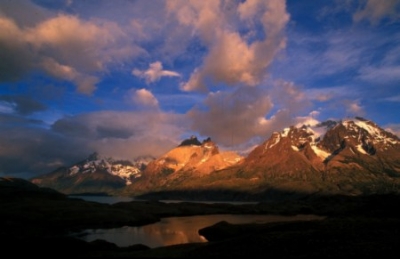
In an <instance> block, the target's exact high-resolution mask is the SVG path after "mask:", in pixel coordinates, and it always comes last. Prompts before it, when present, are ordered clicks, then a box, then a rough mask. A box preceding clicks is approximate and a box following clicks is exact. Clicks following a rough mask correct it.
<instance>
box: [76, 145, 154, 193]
mask: <svg viewBox="0 0 400 259" xmlns="http://www.w3.org/2000/svg"><path fill="white" fill-rule="evenodd" d="M152 160H154V158H153V157H151V156H143V157H139V158H137V159H134V160H133V161H130V160H117V159H113V158H110V157H102V156H100V155H99V154H97V153H94V154H92V155H90V156H89V157H88V158H87V159H86V160H85V161H82V162H80V163H78V164H75V165H73V166H71V167H70V168H69V169H68V170H69V175H70V176H73V175H76V174H88V173H95V172H99V171H100V172H107V173H109V174H111V175H115V176H118V177H120V178H121V179H123V180H124V181H125V183H126V185H130V184H132V180H134V179H136V178H139V177H141V176H142V171H143V169H144V168H145V167H146V165H147V164H148V163H149V162H150V161H152Z"/></svg>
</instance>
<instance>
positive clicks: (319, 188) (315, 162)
mask: <svg viewBox="0 0 400 259" xmlns="http://www.w3.org/2000/svg"><path fill="white" fill-rule="evenodd" d="M399 177H400V139H399V138H398V137H397V136H396V135H394V134H392V133H390V132H388V131H386V130H384V129H382V128H381V127H379V126H378V125H377V124H376V123H374V122H373V121H370V120H367V119H364V118H361V117H355V118H352V119H344V120H338V121H334V120H329V121H325V122H322V123H319V124H316V125H301V126H290V127H288V128H285V129H282V131H280V132H274V133H272V134H271V136H270V137H269V138H268V139H266V140H265V141H264V142H263V143H261V144H260V145H258V146H256V147H255V148H254V149H253V150H252V151H251V152H250V153H248V154H247V155H246V156H241V155H239V154H238V153H236V152H233V151H220V150H219V148H218V146H217V144H216V143H214V142H213V141H212V140H211V139H210V138H208V139H205V140H203V141H202V142H200V141H199V140H198V139H197V137H196V136H192V137H191V138H189V139H186V140H184V141H182V142H181V143H180V144H179V145H177V146H176V147H175V148H173V149H172V150H170V151H169V152H167V153H165V154H164V155H162V156H160V157H158V158H153V157H146V158H144V159H143V158H141V159H140V160H135V161H118V160H114V159H112V158H101V157H99V155H98V154H94V155H92V156H90V157H89V158H88V159H86V160H84V161H82V162H80V163H77V164H74V165H72V166H69V167H63V168H59V169H57V170H55V171H54V172H51V173H48V174H44V175H41V176H40V177H36V178H34V179H31V181H32V182H33V183H35V184H37V185H39V186H43V187H50V188H54V189H56V190H58V191H61V192H64V193H67V194H71V193H107V194H110V195H124V196H137V197H143V198H155V199H207V200H221V199H222V200H269V199H276V198H278V197H296V198H299V197H304V196H310V195H330V194H345V195H363V194H372V193H392V192H398V191H399V190H400V188H399V187H400V180H399V179H400V178H399Z"/></svg>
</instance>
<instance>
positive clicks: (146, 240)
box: [79, 214, 323, 248]
mask: <svg viewBox="0 0 400 259" xmlns="http://www.w3.org/2000/svg"><path fill="white" fill-rule="evenodd" d="M322 218H323V217H319V216H315V215H297V216H279V215H230V214H228V215H202V216H190V217H170V218H163V219H162V220H161V221H160V222H157V223H154V224H149V225H145V226H141V227H122V228H114V229H89V230H86V231H84V232H85V233H86V234H87V235H83V236H82V235H79V238H81V239H83V240H85V241H88V242H91V241H94V240H96V239H103V240H106V241H108V242H112V243H115V244H116V245H117V246H119V247H126V246H130V245H134V244H143V245H146V246H148V247H151V248H155V247H160V246H167V245H175V244H183V243H198V242H207V240H206V239H205V238H204V237H202V236H200V235H199V234H198V231H199V229H201V228H204V227H207V226H211V225H214V224H215V223H218V222H220V221H222V220H224V221H227V222H229V223H232V224H244V223H267V222H278V221H279V222H282V221H293V220H315V219H322Z"/></svg>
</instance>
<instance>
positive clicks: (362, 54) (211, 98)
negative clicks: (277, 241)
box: [0, 0, 400, 178]
mask: <svg viewBox="0 0 400 259" xmlns="http://www.w3.org/2000/svg"><path fill="white" fill-rule="evenodd" d="M399 110H400V0H332V1H314V0H300V1H299V0H287V1H284V0H209V1H204V0H152V1H148V0H136V1H135V0H113V1H109V0H31V1H29V0H12V1H11V0H0V176H13V177H21V178H31V177H34V176H37V175H41V174H46V173H49V172H51V171H52V170H55V169H56V168H58V167H60V166H68V165H72V164H73V163H76V162H79V161H81V160H84V159H85V158H86V157H88V156H89V155H90V154H91V153H93V152H98V153H100V154H101V155H102V156H107V157H113V158H118V159H134V158H136V157H139V156H144V155H152V156H154V157H158V156H161V155H162V154H164V153H166V152H167V151H169V150H171V149H172V148H174V147H176V146H177V145H179V144H180V143H181V142H182V140H184V139H186V138H188V137H190V136H192V135H195V136H197V137H198V138H199V140H200V141H201V140H203V139H205V138H208V137H210V138H211V139H212V140H213V141H214V142H215V143H216V144H217V145H218V146H219V148H220V150H222V151H223V150H234V151H237V152H239V153H240V154H243V155H246V154H247V153H248V152H249V151H251V150H252V148H254V147H255V145H259V144H261V143H262V142H263V141H265V140H266V139H268V138H269V137H270V136H271V134H272V132H274V131H281V130H282V129H283V128H285V127H288V126H291V125H302V124H315V123H318V122H322V121H325V120H328V119H333V120H340V119H346V118H351V117H354V116H361V117H364V118H366V119H369V120H372V121H374V122H375V123H377V124H378V125H379V126H380V127H382V128H384V129H386V130H388V131H391V132H393V133H395V134H397V135H398V136H399V134H400V113H399Z"/></svg>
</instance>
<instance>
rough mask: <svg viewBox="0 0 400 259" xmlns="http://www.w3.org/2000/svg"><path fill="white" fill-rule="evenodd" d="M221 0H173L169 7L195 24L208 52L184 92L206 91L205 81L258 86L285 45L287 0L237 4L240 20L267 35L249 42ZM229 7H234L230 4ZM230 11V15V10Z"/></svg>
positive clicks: (183, 21) (184, 21) (187, 23)
mask: <svg viewBox="0 0 400 259" xmlns="http://www.w3.org/2000/svg"><path fill="white" fill-rule="evenodd" d="M224 7H226V6H225V5H223V4H222V2H221V1H195V0H192V1H184V2H178V1H171V2H168V4H167V10H168V11H169V12H170V14H173V15H175V17H176V19H177V20H178V21H179V22H180V23H181V24H182V25H185V26H191V27H193V28H194V29H195V30H196V31H197V32H198V34H199V37H200V39H201V40H202V42H203V43H204V44H205V45H206V46H207V47H208V49H209V52H208V55H207V56H206V57H205V59H204V62H203V64H202V65H201V66H200V67H198V68H197V69H196V70H194V71H193V73H192V74H191V76H190V78H189V80H188V81H187V82H186V83H184V84H182V86H181V88H182V90H184V91H195V90H200V91H201V90H206V89H207V87H206V81H207V80H212V81H213V82H216V83H226V84H229V85H236V84H243V85H247V86H255V85H257V84H259V83H260V82H261V80H262V79H263V78H264V76H265V75H266V69H267V68H268V67H269V65H270V64H271V62H272V60H273V58H274V57H275V56H276V54H277V53H278V52H279V51H280V50H281V49H283V48H284V47H285V44H286V39H285V36H284V28H285V26H286V23H287V22H288V21H289V15H288V13H287V12H286V4H285V2H284V1H261V0H257V1H254V0H252V1H246V2H244V3H241V4H239V5H238V6H236V10H237V14H238V15H239V19H241V20H242V21H243V22H245V24H246V26H248V28H247V30H252V29H253V28H254V26H257V25H258V26H259V25H261V26H262V27H263V28H264V34H265V35H264V36H263V37H259V38H258V39H254V40H253V41H251V42H248V41H247V39H246V36H245V35H241V34H240V33H239V30H238V28H237V27H235V25H233V24H229V23H228V21H231V19H230V18H229V17H227V14H226V13H225V9H224ZM229 7H230V8H232V6H230V5H229ZM228 14H231V13H230V12H228Z"/></svg>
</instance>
